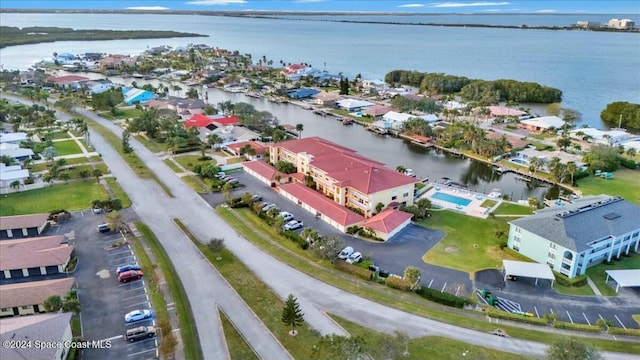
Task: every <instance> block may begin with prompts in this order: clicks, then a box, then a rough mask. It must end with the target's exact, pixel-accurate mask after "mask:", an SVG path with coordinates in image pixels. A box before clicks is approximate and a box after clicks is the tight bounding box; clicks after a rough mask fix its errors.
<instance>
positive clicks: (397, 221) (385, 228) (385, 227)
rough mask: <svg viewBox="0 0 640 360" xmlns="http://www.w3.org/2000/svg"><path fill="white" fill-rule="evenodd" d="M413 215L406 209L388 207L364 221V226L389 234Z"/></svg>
mask: <svg viewBox="0 0 640 360" xmlns="http://www.w3.org/2000/svg"><path fill="white" fill-rule="evenodd" d="M412 217H413V215H412V214H409V213H406V212H404V211H400V210H394V209H386V210H384V211H382V212H380V213H379V214H377V215H375V216H373V217H372V218H369V219H367V220H365V222H363V223H362V226H363V227H370V228H372V229H374V230H376V231H379V232H382V233H385V234H389V233H391V232H393V231H394V230H395V229H396V228H397V227H398V226H400V225H402V224H404V222H405V221H407V220H409V219H411V218H412Z"/></svg>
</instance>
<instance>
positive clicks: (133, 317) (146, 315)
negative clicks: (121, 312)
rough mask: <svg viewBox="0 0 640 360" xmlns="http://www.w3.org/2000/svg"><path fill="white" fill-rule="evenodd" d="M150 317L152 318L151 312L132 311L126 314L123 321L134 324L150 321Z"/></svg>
mask: <svg viewBox="0 0 640 360" xmlns="http://www.w3.org/2000/svg"><path fill="white" fill-rule="evenodd" d="M152 317H153V311H151V310H149V309H140V310H133V311H131V312H128V313H127V314H126V315H125V316H124V321H125V322H126V323H134V322H137V321H141V320H147V319H151V318H152Z"/></svg>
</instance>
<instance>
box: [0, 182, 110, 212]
mask: <svg viewBox="0 0 640 360" xmlns="http://www.w3.org/2000/svg"><path fill="white" fill-rule="evenodd" d="M106 198H108V195H107V191H106V190H105V188H104V186H102V185H100V184H96V182H95V180H89V181H86V182H84V181H76V182H70V183H68V184H58V185H54V186H45V187H43V188H41V189H34V190H29V191H22V192H14V193H10V194H6V195H4V196H1V197H0V215H2V216H10V215H23V214H38V213H46V212H51V211H53V210H59V209H65V210H68V211H76V210H82V209H88V208H90V207H91V201H93V200H94V199H106Z"/></svg>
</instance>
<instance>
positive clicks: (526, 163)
mask: <svg viewBox="0 0 640 360" xmlns="http://www.w3.org/2000/svg"><path fill="white" fill-rule="evenodd" d="M509 161H511V162H512V163H516V164H518V165H522V166H529V163H528V162H526V161H524V160H521V159H511V160H509Z"/></svg>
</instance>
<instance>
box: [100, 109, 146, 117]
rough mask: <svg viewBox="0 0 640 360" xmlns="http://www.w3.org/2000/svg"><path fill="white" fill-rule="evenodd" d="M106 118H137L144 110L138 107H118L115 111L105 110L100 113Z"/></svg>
mask: <svg viewBox="0 0 640 360" xmlns="http://www.w3.org/2000/svg"><path fill="white" fill-rule="evenodd" d="M99 115H100V116H102V117H103V118H105V119H109V120H120V119H128V118H136V117H139V116H140V115H142V110H138V109H135V108H134V109H118V108H116V111H115V113H113V112H111V111H103V112H100V113H99Z"/></svg>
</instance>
